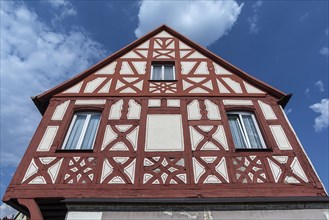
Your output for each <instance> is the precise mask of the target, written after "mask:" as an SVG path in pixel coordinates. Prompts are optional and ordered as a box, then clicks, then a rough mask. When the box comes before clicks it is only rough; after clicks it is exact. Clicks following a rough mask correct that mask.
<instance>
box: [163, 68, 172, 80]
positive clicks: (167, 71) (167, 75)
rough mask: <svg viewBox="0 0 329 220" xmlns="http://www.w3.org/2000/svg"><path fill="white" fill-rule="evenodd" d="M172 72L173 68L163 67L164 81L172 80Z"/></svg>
mask: <svg viewBox="0 0 329 220" xmlns="http://www.w3.org/2000/svg"><path fill="white" fill-rule="evenodd" d="M173 79H174V72H173V66H164V80H173Z"/></svg>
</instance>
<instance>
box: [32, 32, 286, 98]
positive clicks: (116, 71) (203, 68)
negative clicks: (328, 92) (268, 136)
mask: <svg viewBox="0 0 329 220" xmlns="http://www.w3.org/2000/svg"><path fill="white" fill-rule="evenodd" d="M166 61H171V62H174V63H175V75H176V77H175V79H176V80H175V81H170V82H169V81H153V80H150V79H151V68H152V67H151V66H152V62H166ZM265 94H270V95H272V96H274V97H275V98H276V99H280V98H283V97H284V96H286V94H284V93H282V92H280V91H278V90H276V89H274V88H272V87H270V86H268V85H266V84H265V83H262V82H260V81H258V80H256V79H254V78H253V77H251V76H249V75H248V74H246V73H244V72H242V71H241V70H239V69H237V68H236V67H234V66H232V65H231V64H229V63H227V62H226V61H224V60H222V59H221V58H219V57H217V56H216V55H214V54H212V53H211V52H209V51H208V50H206V49H204V48H202V47H200V46H199V45H197V44H195V43H193V42H191V41H189V40H188V39H186V38H184V37H183V36H181V35H180V34H178V33H176V32H175V31H173V30H171V29H170V28H168V27H166V26H162V27H160V28H158V29H156V30H155V31H153V32H151V33H150V34H148V35H146V36H144V37H143V38H140V39H138V40H137V41H135V42H134V43H132V44H130V45H128V46H127V47H126V48H124V49H122V50H121V51H119V52H117V53H115V54H114V55H112V56H110V57H108V58H106V59H105V60H104V61H102V62H100V63H99V64H97V65H95V66H94V67H92V68H91V69H89V70H87V71H86V72H84V73H82V74H80V75H78V76H77V77H75V78H74V79H72V80H69V81H68V82H65V83H64V84H62V85H60V86H58V87H56V88H55V89H52V90H50V91H48V92H46V93H44V94H41V95H40V96H38V97H37V99H38V100H42V101H43V99H44V98H46V99H47V98H48V99H49V98H50V97H51V96H57V97H58V96H63V97H65V96H127V95H129V96H153V95H155V96H159V95H160V96H161V95H163V96H235V95H236V96H263V95H265Z"/></svg>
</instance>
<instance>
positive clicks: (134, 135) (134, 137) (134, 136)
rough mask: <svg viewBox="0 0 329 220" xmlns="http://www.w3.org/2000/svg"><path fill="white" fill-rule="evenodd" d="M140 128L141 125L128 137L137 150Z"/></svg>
mask: <svg viewBox="0 0 329 220" xmlns="http://www.w3.org/2000/svg"><path fill="white" fill-rule="evenodd" d="M138 130H139V127H138V126H137V127H136V128H135V129H134V130H133V131H132V132H130V133H129V134H127V139H128V140H129V141H130V143H131V144H132V145H133V148H134V150H137V141H138Z"/></svg>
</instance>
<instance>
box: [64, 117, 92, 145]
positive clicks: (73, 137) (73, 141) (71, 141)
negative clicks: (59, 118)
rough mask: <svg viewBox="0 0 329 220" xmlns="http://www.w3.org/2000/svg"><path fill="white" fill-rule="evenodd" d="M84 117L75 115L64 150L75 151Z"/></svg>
mask: <svg viewBox="0 0 329 220" xmlns="http://www.w3.org/2000/svg"><path fill="white" fill-rule="evenodd" d="M86 117H87V116H86V115H76V120H75V122H74V125H73V127H72V129H71V132H70V136H69V138H68V140H67V142H66V145H65V147H64V149H76V148H77V144H78V141H79V137H80V135H81V131H82V127H83V124H84V122H85V120H86Z"/></svg>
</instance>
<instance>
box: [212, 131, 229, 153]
mask: <svg viewBox="0 0 329 220" xmlns="http://www.w3.org/2000/svg"><path fill="white" fill-rule="evenodd" d="M212 137H213V138H214V139H215V140H216V141H218V142H219V143H220V144H221V145H222V146H223V147H224V148H225V150H228V144H227V139H226V135H225V131H224V127H223V125H219V126H218V128H217V131H216V132H215V133H214V134H213V136H212Z"/></svg>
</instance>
